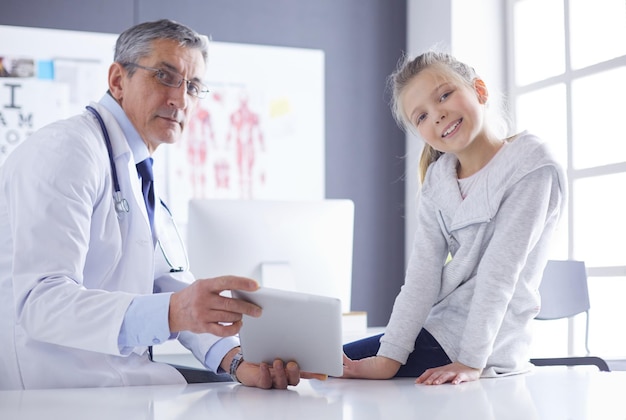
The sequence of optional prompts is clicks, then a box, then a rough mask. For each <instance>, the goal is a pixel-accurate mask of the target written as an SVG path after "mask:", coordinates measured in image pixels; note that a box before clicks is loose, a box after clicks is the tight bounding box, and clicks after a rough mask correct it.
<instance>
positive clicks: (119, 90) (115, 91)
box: [109, 63, 126, 103]
mask: <svg viewBox="0 0 626 420" xmlns="http://www.w3.org/2000/svg"><path fill="white" fill-rule="evenodd" d="M124 77H126V70H125V69H124V66H122V65H121V64H120V63H113V64H111V66H110V67H109V91H110V92H111V95H113V97H114V98H115V99H116V100H117V101H118V102H120V103H121V101H122V97H123V96H124V95H123V91H124V86H123V79H124Z"/></svg>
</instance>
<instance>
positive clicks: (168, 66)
mask: <svg viewBox="0 0 626 420" xmlns="http://www.w3.org/2000/svg"><path fill="white" fill-rule="evenodd" d="M160 66H161V67H165V68H166V69H167V70H171V71H173V72H175V73H178V74H180V75H182V73H181V72H180V70H178V69H177V68H176V66H174V65H172V64H170V63H168V62H167V61H161V63H160ZM188 80H192V81H194V82H200V83H202V79H200V78H199V77H192V78H191V79H188Z"/></svg>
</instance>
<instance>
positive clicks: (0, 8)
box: [0, 0, 406, 326]
mask: <svg viewBox="0 0 626 420" xmlns="http://www.w3.org/2000/svg"><path fill="white" fill-rule="evenodd" d="M163 17H167V18H170V19H174V20H178V21H180V22H183V23H185V24H188V25H189V26H191V27H193V28H194V29H196V30H198V31H199V32H202V33H205V34H207V35H210V36H211V38H212V39H213V40H215V41H220V42H238V43H246V44H262V45H276V46H287V47H300V48H315V49H321V50H323V51H324V53H325V65H326V73H325V76H326V88H325V98H326V109H325V120H326V195H327V197H328V198H350V199H352V200H353V201H354V202H355V205H356V219H355V237H354V268H353V287H352V290H353V291H352V308H353V310H366V311H367V312H368V316H369V324H370V325H371V326H379V325H384V324H385V323H386V322H387V320H388V317H389V314H390V312H391V306H392V304H393V299H394V297H395V295H396V294H397V292H398V291H399V289H400V286H401V284H402V281H403V277H404V182H403V181H402V178H403V175H404V160H403V156H404V154H405V142H404V135H403V134H402V132H401V131H400V130H399V129H398V128H397V127H396V125H395V123H394V121H393V119H392V117H391V113H390V111H389V107H388V101H389V97H388V94H387V92H386V90H385V81H386V77H387V75H388V74H389V73H390V72H391V71H392V70H393V69H394V68H395V65H396V62H397V60H398V58H399V57H400V54H401V53H402V51H403V50H404V49H405V44H406V41H405V37H406V35H405V34H406V0H368V1H363V0H315V1H293V0H264V1H258V0H205V1H200V0H178V1H176V2H172V1H170V0H167V1H165V0H134V1H132V2H131V1H128V0H107V1H106V2H95V1H93V2H88V1H84V0H2V3H1V4H0V24H2V25H15V26H32V27H45V28H56V29H70V30H81V31H94V32H109V33H119V32H120V31H122V30H124V29H125V28H127V27H129V26H131V25H132V24H134V23H138V22H142V21H147V20H155V19H159V18H163ZM2 42H9V40H3V41H2ZM0 49H1V47H0ZM250 65H254V63H250ZM302 83H303V84H304V83H307V81H306V80H302Z"/></svg>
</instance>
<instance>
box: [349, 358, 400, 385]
mask: <svg viewBox="0 0 626 420" xmlns="http://www.w3.org/2000/svg"><path fill="white" fill-rule="evenodd" d="M400 366H401V364H400V362H396V361H395V360H392V359H389V358H387V357H383V356H372V357H366V358H365V359H361V360H351V359H349V358H348V356H346V355H345V354H344V355H343V376H342V378H352V379H354V378H360V379H389V378H392V377H393V376H394V375H395V374H396V373H397V372H398V369H400Z"/></svg>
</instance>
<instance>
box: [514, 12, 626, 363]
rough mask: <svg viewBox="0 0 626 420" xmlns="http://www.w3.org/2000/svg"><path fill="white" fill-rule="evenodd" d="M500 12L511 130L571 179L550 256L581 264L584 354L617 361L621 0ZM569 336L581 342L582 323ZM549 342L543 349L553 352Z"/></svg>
mask: <svg viewBox="0 0 626 420" xmlns="http://www.w3.org/2000/svg"><path fill="white" fill-rule="evenodd" d="M507 8H508V10H507V13H508V16H509V22H510V25H508V27H509V32H508V36H509V45H510V46H511V48H510V52H509V56H508V68H509V99H510V106H511V108H512V110H513V119H514V121H515V125H516V129H517V131H520V130H523V129H528V130H529V131H531V132H533V133H535V134H538V135H539V136H540V137H542V138H544V139H545V140H546V141H547V142H548V143H549V144H550V145H551V147H552V150H553V151H554V152H555V154H556V155H557V158H558V159H559V161H560V162H561V163H562V164H563V166H564V168H566V170H567V174H568V182H569V185H568V187H569V192H570V200H569V203H568V214H567V215H566V217H565V221H564V223H562V227H561V231H560V232H559V234H558V238H557V240H556V241H555V249H554V252H553V255H551V258H553V259H566V258H569V259H576V260H582V261H585V263H586V265H587V270H588V274H589V292H590V298H591V324H590V336H589V340H590V341H589V347H590V350H591V352H592V353H595V354H598V355H601V356H603V357H605V358H624V357H626V333H624V332H623V331H624V329H623V328H622V325H621V320H623V319H624V311H623V309H622V307H623V305H621V303H620V302H618V301H617V300H616V297H617V296H624V295H623V293H624V291H626V243H625V242H624V240H625V238H626V134H625V133H626V130H625V129H624V128H623V126H624V122H625V121H626V82H625V81H626V42H624V40H626V2H625V1H624V0H602V1H600V2H592V1H588V0H508V2H507ZM581 330H582V331H581ZM573 331H574V333H575V334H576V341H577V342H578V341H584V335H583V334H584V319H583V320H581V322H577V323H576V324H575V326H574V327H573ZM579 331H580V332H582V334H578V332H579ZM552 335H553V334H552V333H551V334H548V335H545V336H543V338H544V339H546V340H548V341H550V340H551V338H550V336H552ZM561 338H562V337H561V336H557V338H555V339H554V340H560V339H561ZM579 338H580V340H579ZM554 340H553V342H552V343H545V344H544V345H543V346H542V347H541V348H547V346H548V345H549V346H550V348H552V349H555V348H556V349H558V348H559V346H561V343H560V342H558V343H557V342H554ZM544 354H545V352H544Z"/></svg>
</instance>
